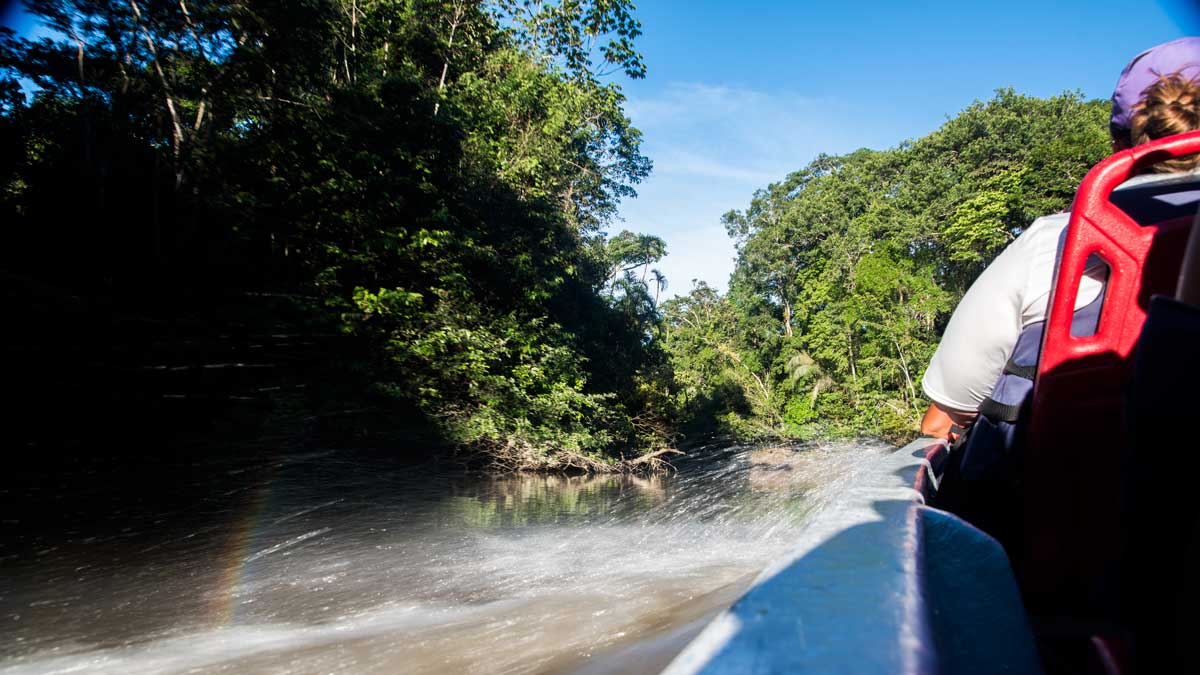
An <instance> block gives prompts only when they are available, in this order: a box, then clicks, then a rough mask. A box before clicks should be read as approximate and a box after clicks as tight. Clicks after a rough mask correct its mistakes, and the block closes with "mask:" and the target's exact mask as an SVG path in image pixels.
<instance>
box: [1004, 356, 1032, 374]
mask: <svg viewBox="0 0 1200 675" xmlns="http://www.w3.org/2000/svg"><path fill="white" fill-rule="evenodd" d="M1004 372H1006V373H1008V374H1009V375H1016V376H1017V377H1023V378H1025V379H1026V380H1032V379H1034V377H1036V376H1037V365H1036V364H1034V365H1032V366H1023V365H1021V364H1019V363H1017V362H1016V361H1013V360H1012V358H1011V357H1010V358H1009V359H1008V363H1006V364H1004Z"/></svg>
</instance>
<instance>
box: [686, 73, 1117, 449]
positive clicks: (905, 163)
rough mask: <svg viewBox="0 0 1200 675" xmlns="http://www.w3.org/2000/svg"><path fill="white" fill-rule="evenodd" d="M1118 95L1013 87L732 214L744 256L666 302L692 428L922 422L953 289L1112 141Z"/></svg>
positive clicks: (803, 431)
mask: <svg viewBox="0 0 1200 675" xmlns="http://www.w3.org/2000/svg"><path fill="white" fill-rule="evenodd" d="M1107 113H1108V107H1107V105H1106V104H1104V103H1102V102H1100V101H1085V100H1083V99H1082V98H1081V97H1080V96H1078V95H1073V94H1064V95H1061V96H1056V97H1053V98H1050V99H1038V98H1033V97H1029V96H1022V95H1019V94H1016V93H1014V92H1012V91H1000V92H998V93H997V95H996V97H995V98H994V99H992V100H991V101H988V102H985V103H976V104H974V105H972V106H970V107H969V108H967V109H966V110H964V111H962V112H961V113H960V114H959V115H957V116H956V117H954V118H953V119H950V120H949V121H947V122H946V123H945V124H944V125H943V126H942V127H941V128H939V129H938V130H936V131H934V132H933V133H931V134H929V135H928V136H925V137H923V138H921V139H918V140H916V141H912V142H909V143H905V144H902V145H900V146H899V147H897V148H894V149H890V150H884V151H878V152H877V151H871V150H859V151H857V152H854V153H851V154H849V155H845V156H821V157H818V158H817V159H816V160H814V161H813V162H812V163H811V164H809V165H808V166H807V167H805V168H804V169H801V170H800V171H797V172H795V173H793V174H791V175H789V176H788V177H787V178H786V179H785V180H783V181H782V182H780V183H776V184H772V185H770V186H769V187H768V188H766V189H764V190H761V191H759V192H758V193H757V194H756V195H755V196H754V199H753V201H752V202H751V204H750V206H749V208H747V209H746V210H744V211H733V212H730V213H728V214H727V215H726V216H725V218H724V221H725V225H726V228H727V229H728V232H729V234H730V236H731V237H732V238H733V239H734V241H735V242H736V244H737V254H738V257H737V267H736V270H735V272H734V274H733V278H732V280H731V285H730V290H729V293H728V294H727V295H726V296H724V297H721V296H719V295H718V294H716V293H714V292H713V290H712V289H711V288H708V287H707V286H704V285H700V286H698V287H696V288H694V289H693V290H692V292H691V293H690V294H689V295H688V296H685V297H682V298H679V299H675V300H672V301H670V302H668V303H665V305H664V313H665V321H666V327H665V329H664V330H665V335H666V339H665V344H666V349H667V350H668V352H669V353H670V354H671V358H672V363H673V364H674V368H675V373H676V377H677V380H678V383H679V386H680V388H681V389H680V401H681V403H682V405H683V406H684V410H685V412H686V419H688V420H690V423H691V425H692V426H693V428H696V429H701V428H706V427H707V428H710V429H712V428H715V429H718V430H724V431H727V432H734V433H738V434H742V435H747V434H751V435H752V434H764V433H769V434H783V435H790V436H799V437H809V436H813V435H817V434H852V433H867V434H882V435H884V436H886V437H891V438H896V439H899V438H902V437H905V436H911V435H912V434H914V433H915V431H916V429H917V426H918V422H919V418H920V415H921V414H922V413H923V411H924V407H925V405H926V404H927V403H928V402H927V401H925V400H923V394H922V392H921V388H920V377H921V375H922V374H923V372H924V369H925V366H926V365H927V364H928V363H929V359H930V357H931V356H932V353H933V350H934V348H935V347H936V345H937V340H938V336H939V335H940V331H941V330H942V328H943V327H944V324H945V322H946V320H947V319H948V318H949V314H950V312H951V310H952V309H953V307H954V306H955V304H956V302H957V301H958V299H959V298H960V297H961V296H962V294H963V293H964V292H965V291H966V289H967V287H968V286H969V285H970V283H971V281H972V280H973V279H974V278H975V277H976V276H977V275H978V274H979V272H980V271H982V269H983V268H984V267H985V266H986V264H987V263H988V262H989V261H990V260H991V259H992V258H993V257H995V255H996V254H997V253H999V251H1000V250H1002V249H1003V248H1004V246H1005V245H1007V244H1008V243H1009V242H1010V241H1012V240H1013V239H1014V238H1015V237H1016V236H1017V235H1019V234H1020V232H1021V231H1022V228H1024V227H1025V226H1026V225H1028V224H1029V223H1030V222H1031V221H1032V220H1033V219H1034V218H1036V217H1038V216H1040V215H1045V214H1048V213H1054V212H1057V211H1061V210H1063V209H1065V208H1067V207H1068V205H1069V203H1070V200H1071V198H1072V196H1073V195H1074V192H1075V188H1076V187H1077V186H1078V184H1079V181H1080V180H1082V178H1083V176H1084V175H1085V174H1086V173H1087V171H1088V169H1090V168H1091V166H1092V165H1093V164H1094V163H1096V162H1097V161H1099V160H1100V159H1102V158H1103V157H1104V156H1105V155H1106V154H1107V152H1108V138H1107V133H1106V126H1105V124H1106V121H1107Z"/></svg>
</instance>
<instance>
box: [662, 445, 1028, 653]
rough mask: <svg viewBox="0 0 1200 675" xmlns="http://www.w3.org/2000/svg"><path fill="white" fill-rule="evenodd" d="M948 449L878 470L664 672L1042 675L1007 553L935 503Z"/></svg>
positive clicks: (895, 459) (901, 452) (902, 453)
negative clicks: (937, 465)
mask: <svg viewBox="0 0 1200 675" xmlns="http://www.w3.org/2000/svg"><path fill="white" fill-rule="evenodd" d="M945 451H946V447H945V443H944V441H939V440H934V439H930V438H921V439H917V440H915V441H913V442H912V443H909V444H908V445H906V446H904V447H902V448H899V449H897V450H895V451H892V452H888V453H886V454H883V455H881V456H879V457H876V458H873V459H872V460H871V461H870V462H868V463H867V465H866V466H865V467H863V473H862V475H861V476H860V479H859V480H857V481H856V482H855V485H854V486H852V487H850V488H848V489H846V490H844V491H842V492H841V493H839V494H838V495H836V496H835V497H833V498H832V500H831V501H830V503H829V504H828V505H826V506H825V507H824V508H823V509H822V510H821V511H819V512H818V513H816V514H815V515H814V516H813V519H812V521H811V522H810V523H809V524H808V526H807V527H806V529H805V531H804V534H803V535H802V536H801V537H800V539H799V540H798V541H797V543H796V545H795V547H794V548H793V549H792V550H791V551H790V552H789V553H788V554H787V555H786V556H785V557H784V558H783V559H781V560H780V561H779V562H777V563H776V564H774V565H772V566H771V567H769V568H768V569H767V570H765V571H764V572H763V573H762V574H761V575H760V576H759V577H758V579H756V580H755V582H754V584H753V585H752V586H751V587H750V588H749V589H748V590H747V591H746V592H745V593H744V594H743V595H742V597H741V598H739V599H738V600H737V602H735V603H734V604H733V605H732V606H731V607H730V608H729V609H727V610H725V611H724V612H722V613H721V614H719V615H718V616H717V617H716V618H714V619H713V621H712V622H711V623H709V625H708V626H707V627H705V629H704V630H703V631H702V632H701V633H700V634H699V635H698V636H697V637H696V638H695V639H694V640H693V641H692V642H691V643H689V644H688V646H687V647H686V648H685V649H684V651H683V652H681V653H680V654H679V655H678V656H677V657H676V658H675V659H674V660H673V661H672V662H671V664H670V665H669V666H668V667H667V668H666V670H664V671H663V672H664V673H665V674H666V675H685V674H690V673H781V672H811V673H889V674H890V673H965V672H970V673H1009V674H1011V673H1041V672H1042V667H1041V662H1040V659H1039V656H1038V651H1037V648H1036V644H1035V640H1034V635H1033V631H1032V629H1031V627H1030V624H1029V620H1028V618H1027V615H1026V612H1025V609H1024V606H1023V605H1022V602H1021V595H1020V591H1019V589H1018V587H1017V582H1016V580H1015V578H1014V576H1013V571H1012V567H1011V565H1010V564H1009V560H1008V557H1007V555H1006V554H1005V552H1004V549H1003V548H1002V547H1001V546H1000V544H999V543H998V542H997V541H996V540H995V539H993V538H992V537H990V536H988V535H987V534H984V533H983V532H981V531H980V530H978V529H977V528H975V527H974V526H972V525H970V524H968V523H967V522H965V521H963V520H962V519H960V518H958V517H957V516H955V515H952V514H949V513H946V512H944V511H941V510H938V509H935V508H932V507H930V506H927V505H926V503H925V502H926V499H927V498H928V497H929V496H930V495H931V494H932V493H933V491H935V490H936V489H937V481H936V478H935V471H934V467H933V466H932V464H931V459H932V460H933V461H934V462H937V461H938V459H939V457H941V456H944V454H945Z"/></svg>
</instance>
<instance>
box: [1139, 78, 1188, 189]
mask: <svg viewBox="0 0 1200 675" xmlns="http://www.w3.org/2000/svg"><path fill="white" fill-rule="evenodd" d="M1197 129H1200V81H1198V80H1193V79H1189V78H1187V77H1185V76H1184V75H1182V74H1180V73H1171V74H1170V75H1165V76H1163V77H1160V78H1159V79H1158V80H1157V81H1156V82H1155V83H1154V84H1152V85H1150V87H1148V88H1147V89H1146V91H1144V92H1143V93H1142V100H1140V101H1138V102H1137V104H1136V105H1134V107H1133V116H1132V117H1131V118H1130V120H1129V139H1130V141H1131V142H1132V144H1133V145H1141V144H1142V143H1149V142H1150V141H1153V140H1155V139H1158V138H1166V137H1167V136H1174V135H1175V134H1182V133H1185V132H1188V131H1196V130H1197ZM1198 165H1200V155H1189V156H1187V157H1178V158H1176V159H1171V160H1167V161H1165V162H1159V163H1158V164H1155V165H1153V166H1151V167H1150V170H1151V171H1154V172H1157V173H1174V172H1178V171H1191V170H1193V169H1195V168H1196V167H1197V166H1198Z"/></svg>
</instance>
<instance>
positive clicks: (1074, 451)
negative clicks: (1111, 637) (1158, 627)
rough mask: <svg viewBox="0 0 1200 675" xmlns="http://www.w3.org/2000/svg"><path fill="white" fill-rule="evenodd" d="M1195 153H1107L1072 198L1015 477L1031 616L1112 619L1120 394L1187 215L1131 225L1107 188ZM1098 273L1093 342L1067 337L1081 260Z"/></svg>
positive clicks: (1184, 142)
mask: <svg viewBox="0 0 1200 675" xmlns="http://www.w3.org/2000/svg"><path fill="white" fill-rule="evenodd" d="M1194 153H1200V132H1193V133H1189V134H1183V135H1179V136H1172V137H1170V138H1166V139H1162V140H1160V141H1157V142H1154V143H1150V144H1146V145H1141V146H1138V147H1136V148H1133V149H1131V150H1125V151H1123V152H1119V153H1117V154H1115V155H1113V156H1112V157H1109V158H1108V159H1106V160H1105V161H1103V162H1101V163H1100V164H1098V165H1096V167H1095V168H1093V169H1092V171H1091V172H1090V173H1088V175H1087V177H1086V178H1085V179H1084V181H1083V183H1082V184H1081V185H1080V187H1079V191H1078V193H1077V194H1076V197H1075V203H1074V206H1073V207H1072V211H1071V219H1070V224H1069V225H1068V229H1067V235H1066V241H1065V244H1064V248H1063V251H1062V254H1061V256H1060V260H1059V266H1058V269H1057V270H1056V283H1055V286H1054V290H1053V291H1052V293H1051V298H1050V308H1049V314H1048V317H1047V321H1046V329H1045V332H1044V334H1043V336H1042V351H1041V359H1040V361H1039V363H1038V375H1037V380H1036V383H1035V385H1034V393H1033V409H1032V413H1031V417H1030V435H1029V438H1028V441H1029V442H1028V450H1027V452H1026V453H1025V460H1024V464H1023V470H1022V483H1023V491H1024V495H1025V505H1024V527H1023V533H1024V534H1023V538H1022V541H1021V542H1020V550H1019V551H1014V553H1015V554H1016V555H1015V556H1014V557H1015V559H1014V563H1015V564H1016V567H1017V571H1018V574H1019V576H1020V577H1021V582H1022V587H1023V590H1024V592H1025V595H1026V602H1027V603H1028V604H1029V606H1030V607H1029V608H1030V610H1031V612H1033V613H1034V614H1041V615H1057V616H1065V615H1073V616H1079V615H1080V612H1082V613H1083V614H1084V615H1086V616H1089V617H1098V616H1099V617H1105V616H1114V615H1115V610H1116V603H1117V602H1119V597H1118V596H1119V589H1120V581H1119V580H1120V576H1121V571H1122V570H1121V556H1122V547H1123V536H1122V534H1121V533H1122V532H1123V529H1122V519H1123V506H1122V505H1123V500H1122V494H1123V483H1124V480H1123V473H1124V468H1123V463H1124V462H1126V461H1127V459H1126V458H1124V457H1123V455H1124V453H1125V449H1126V440H1125V439H1126V434H1125V431H1126V430H1125V424H1124V408H1125V405H1124V389H1125V386H1126V384H1127V383H1128V381H1129V374H1130V366H1131V358H1130V357H1131V354H1132V352H1133V349H1134V347H1135V345H1136V344H1137V340H1138V336H1139V334H1140V333H1141V329H1142V324H1143V323H1144V322H1145V319H1146V311H1147V309H1148V303H1149V298H1150V296H1151V294H1155V293H1167V294H1171V293H1173V292H1174V290H1175V283H1176V279H1177V278H1178V273H1179V266H1180V262H1181V258H1182V255H1183V250H1184V247H1185V243H1186V239H1187V234H1188V231H1189V230H1190V227H1191V223H1192V218H1191V217H1187V218H1176V219H1174V220H1169V221H1166V222H1163V223H1157V224H1153V225H1141V224H1138V223H1137V222H1135V221H1134V220H1133V219H1132V218H1131V217H1130V216H1129V215H1127V214H1126V213H1125V212H1124V211H1122V210H1121V209H1119V208H1117V207H1116V206H1115V205H1114V204H1113V203H1112V202H1111V201H1110V197H1111V195H1112V192H1113V190H1114V189H1115V188H1116V187H1117V186H1118V185H1120V184H1121V183H1123V182H1125V181H1126V180H1128V179H1129V178H1130V177H1131V176H1133V175H1135V174H1137V173H1138V172H1140V171H1142V170H1144V169H1145V168H1146V167H1148V166H1151V165H1153V164H1156V163H1158V162H1161V161H1164V160H1166V159H1170V158H1174V157H1180V156H1184V155H1190V154H1194ZM1092 255H1098V256H1099V257H1101V258H1102V259H1103V260H1104V261H1105V262H1107V263H1108V265H1109V268H1110V270H1109V278H1108V283H1107V285H1106V288H1105V297H1104V304H1103V308H1102V310H1101V316H1100V323H1099V326H1098V328H1097V331H1096V334H1095V335H1091V336H1081V337H1077V336H1072V335H1071V319H1072V316H1073V314H1074V307H1075V298H1076V295H1077V293H1078V290H1079V283H1080V279H1081V278H1082V276H1083V272H1084V268H1085V266H1086V265H1087V261H1088V258H1089V256H1092Z"/></svg>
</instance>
